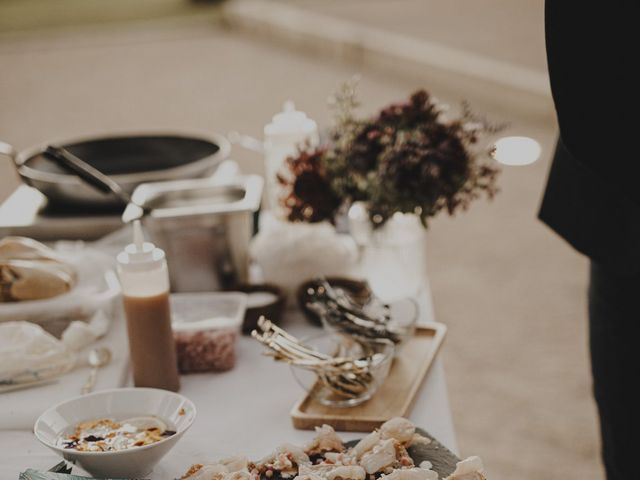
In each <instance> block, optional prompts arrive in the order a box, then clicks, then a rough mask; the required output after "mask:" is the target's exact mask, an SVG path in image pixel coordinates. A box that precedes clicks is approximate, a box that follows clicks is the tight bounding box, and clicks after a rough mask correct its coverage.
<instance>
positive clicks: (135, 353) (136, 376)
mask: <svg viewBox="0 0 640 480" xmlns="http://www.w3.org/2000/svg"><path fill="white" fill-rule="evenodd" d="M123 301H124V309H125V313H126V315H127V330H128V333H129V349H130V352H131V353H130V354H131V363H132V369H133V381H134V384H135V386H136V387H152V388H162V389H165V390H171V391H174V392H176V391H178V389H179V388H180V377H179V376H178V369H177V361H176V347H175V341H174V338H173V332H172V330H171V310H170V308H169V292H164V293H161V294H159V295H153V296H148V297H134V296H128V295H126V294H125V295H124V297H123Z"/></svg>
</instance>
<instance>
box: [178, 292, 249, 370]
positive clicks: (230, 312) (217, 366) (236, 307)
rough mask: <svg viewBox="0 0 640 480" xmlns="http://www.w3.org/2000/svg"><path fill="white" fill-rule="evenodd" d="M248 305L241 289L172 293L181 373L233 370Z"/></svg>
mask: <svg viewBox="0 0 640 480" xmlns="http://www.w3.org/2000/svg"><path fill="white" fill-rule="evenodd" d="M246 307H247V295H246V294H245V293H240V292H211V293H174V294H172V295H171V312H172V314H171V316H172V327H173V332H174V336H175V339H176V351H177V354H178V369H179V370H180V372H181V373H193V372H221V371H225V370H230V369H232V368H233V367H234V366H235V361H236V340H237V337H238V334H239V333H240V329H241V327H242V322H243V320H244V314H245V310H246Z"/></svg>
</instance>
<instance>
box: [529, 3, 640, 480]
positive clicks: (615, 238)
mask: <svg viewBox="0 0 640 480" xmlns="http://www.w3.org/2000/svg"><path fill="white" fill-rule="evenodd" d="M631 5H632V3H629V4H626V3H623V2H617V1H613V2H607V3H603V2H580V3H574V2H569V1H567V0H547V1H546V5H545V29H546V42H547V60H548V66H549V77H550V81H551V90H552V93H553V99H554V103H555V106H556V112H557V116H558V123H559V126H560V136H559V140H558V143H557V147H556V152H555V156H554V159H553V163H552V166H551V170H550V172H549V179H548V183H547V188H546V191H545V194H544V197H543V201H542V206H541V209H540V219H541V220H542V221H543V222H545V223H546V224H547V225H548V226H550V227H551V228H552V229H553V230H555V231H556V232H557V233H558V234H560V235H561V236H562V237H563V238H564V239H566V240H567V241H568V242H569V243H570V244H571V245H572V246H573V247H574V248H576V249H577V250H578V251H580V252H582V253H584V254H586V255H587V256H588V257H589V258H590V260H591V268H590V284H589V291H588V298H589V342H590V348H591V366H592V373H593V389H594V395H595V399H596V403H597V406H598V413H599V416H600V430H601V436H602V456H603V461H604V465H605V470H606V473H607V478H608V480H621V479H624V480H630V479H632V478H640V468H638V467H637V464H636V463H637V461H636V456H637V455H638V451H637V448H638V440H637V438H638V435H639V434H640V158H639V157H640V155H639V151H640V149H639V148H638V147H639V145H640V129H638V125H639V122H638V118H637V115H638V112H639V111H638V101H637V93H636V91H637V89H638V88H640V82H639V81H638V80H639V79H638V74H637V70H638V65H637V63H638V58H639V57H638V53H637V50H638V48H637V43H638V42H637V38H635V39H634V38H631V37H632V33H633V32H634V31H636V30H637V29H636V28H635V27H633V26H632V25H631V23H632V22H633V21H634V20H635V16H636V14H635V12H634V11H632V9H631ZM633 36H634V37H637V35H636V34H634V35H633ZM632 115H636V118H634V119H633V120H629V117H630V116H632ZM634 130H637V131H634Z"/></svg>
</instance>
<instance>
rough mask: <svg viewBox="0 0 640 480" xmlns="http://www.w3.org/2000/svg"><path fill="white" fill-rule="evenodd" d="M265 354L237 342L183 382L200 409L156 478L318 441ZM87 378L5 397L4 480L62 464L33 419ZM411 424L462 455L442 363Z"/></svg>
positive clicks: (280, 370)
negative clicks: (231, 351)
mask: <svg viewBox="0 0 640 480" xmlns="http://www.w3.org/2000/svg"><path fill="white" fill-rule="evenodd" d="M427 292H428V289H427ZM422 312H423V320H433V313H432V309H431V302H430V298H429V297H428V295H425V296H424V297H423V299H422ZM123 323H124V322H123V319H122V318H119V319H117V320H116V323H115V324H114V329H113V331H112V332H111V334H110V336H109V337H108V338H107V339H106V341H107V342H108V343H109V344H110V345H111V346H112V348H114V349H115V350H116V351H119V352H122V351H123V350H122V349H123V348H126V336H125V334H124V327H123ZM285 326H286V327H287V328H288V329H290V330H291V331H292V332H293V333H294V334H296V335H300V336H304V335H305V334H307V333H310V332H312V331H314V330H313V329H314V327H312V326H310V325H309V324H308V323H307V322H306V321H305V320H303V319H302V318H301V314H300V313H298V312H290V313H289V314H288V315H287V318H286V321H285ZM257 347H258V348H257ZM261 350H262V349H261V348H259V346H258V345H257V344H256V343H255V340H252V339H251V338H249V337H242V338H241V339H240V340H239V342H238V361H237V365H236V367H235V368H234V369H233V370H231V371H229V372H226V373H221V374H198V375H186V376H183V377H182V388H181V390H180V393H181V394H183V395H185V396H187V397H189V398H190V399H191V400H192V401H193V402H194V403H195V405H196V408H197V409H198V415H197V418H196V421H195V423H194V425H193V426H192V428H191V430H190V431H189V432H187V434H186V435H185V436H184V438H183V439H182V440H181V441H180V442H179V443H178V444H177V446H176V447H175V448H174V449H173V450H172V451H171V452H170V453H169V454H168V455H167V456H166V457H165V458H164V459H163V460H162V461H161V462H160V464H159V465H158V466H157V467H156V469H155V470H154V472H153V475H152V477H151V478H153V479H154V480H156V479H157V480H165V479H167V480H168V479H174V478H177V477H180V475H181V474H182V473H184V471H185V470H186V469H187V468H188V466H189V465H191V464H192V463H197V462H204V461H207V460H214V459H217V458H220V457H223V456H228V455H233V454H245V455H247V456H249V457H250V458H260V457H262V456H264V455H266V454H267V453H269V452H270V451H271V450H272V449H273V448H274V447H275V446H277V445H278V444H280V443H283V442H293V443H304V442H306V441H308V440H309V439H310V438H311V437H312V436H313V433H312V432H309V431H300V430H295V429H294V428H293V426H292V424H291V419H290V416H289V412H290V410H291V408H292V406H293V404H294V403H295V402H296V401H297V400H298V399H299V398H301V396H303V395H304V392H303V391H302V390H301V388H300V386H299V385H298V384H297V383H296V382H295V380H294V379H293V377H292V375H291V373H290V372H289V367H287V366H286V365H283V364H278V363H275V362H274V361H273V360H272V359H270V358H267V357H264V356H262V355H261ZM110 368H111V369H112V370H110V371H109V372H108V375H104V376H103V377H102V380H101V381H102V383H99V387H100V388H107V387H110V386H112V385H105V382H106V381H107V380H109V381H112V379H113V378H122V377H123V376H124V375H123V374H124V373H125V364H124V363H121V362H117V361H116V363H115V364H114V365H112V366H111V367H110ZM118 368H120V369H121V371H120V372H118V371H117V369H118ZM86 373H87V372H86V370H80V371H78V372H75V373H72V374H70V375H68V376H67V378H65V379H63V381H61V382H60V383H59V384H57V385H50V386H46V387H40V388H35V389H31V390H25V391H23V392H14V393H11V394H5V395H4V396H0V401H1V402H2V403H0V408H1V409H2V411H1V415H2V416H3V417H4V418H3V420H4V424H5V425H11V424H13V425H15V426H14V427H11V428H7V427H5V428H4V429H2V427H0V478H1V479H2V480H5V479H6V480H12V479H17V478H18V473H19V472H20V471H21V470H24V469H25V468H27V467H33V468H40V469H47V468H49V467H51V466H52V465H54V464H55V463H57V461H58V460H59V459H58V458H57V457H56V455H55V454H53V453H52V452H50V451H49V450H48V449H47V448H46V447H44V446H42V445H40V444H39V443H38V441H37V440H36V439H35V438H34V436H33V434H32V433H31V425H32V423H31V417H32V416H33V415H37V414H36V412H37V411H40V410H44V409H45V407H47V406H49V405H51V404H53V403H55V402H58V401H60V400H62V399H63V398H64V397H65V395H67V396H73V395H75V394H76V392H77V391H78V390H79V388H80V386H81V384H82V382H83V381H84V379H85V375H86ZM104 373H106V372H101V375H102V374H104ZM99 380H100V377H99ZM65 388H67V389H68V390H67V392H65V390H64V389H65ZM7 415H9V416H13V420H11V421H7V417H6V416H7ZM410 418H411V419H412V420H413V421H414V422H415V423H416V424H417V425H419V426H421V427H423V428H425V429H426V430H428V431H429V432H430V433H431V434H433V435H434V436H435V437H436V438H438V439H439V440H440V441H441V442H442V443H443V444H444V445H446V446H448V447H449V448H450V449H452V450H453V451H454V452H455V451H457V445H456V440H455V434H454V430H453V423H452V419H451V412H450V409H449V402H448V398H447V389H446V382H445V376H444V370H443V367H442V363H441V361H440V360H439V359H438V360H436V363H435V364H434V366H433V368H432V369H431V371H430V373H429V375H428V377H427V379H426V380H425V382H424V384H423V386H422V388H421V390H420V394H419V397H418V399H417V401H416V403H415V406H414V408H413V412H412V414H411V415H410ZM25 421H28V424H25ZM360 436H362V434H360V433H345V434H344V435H343V437H344V438H345V439H352V438H358V437H360ZM76 470H77V469H76Z"/></svg>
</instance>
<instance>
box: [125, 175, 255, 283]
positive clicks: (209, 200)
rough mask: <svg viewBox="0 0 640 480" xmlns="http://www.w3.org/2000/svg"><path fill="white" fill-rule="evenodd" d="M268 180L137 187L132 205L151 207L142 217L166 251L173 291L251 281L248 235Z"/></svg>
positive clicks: (249, 177) (250, 178)
mask: <svg viewBox="0 0 640 480" xmlns="http://www.w3.org/2000/svg"><path fill="white" fill-rule="evenodd" d="M263 183H264V181H263V179H262V177H260V176H258V175H246V176H240V177H237V178H235V179H233V180H231V181H225V182H224V183H220V182H216V181H215V180H211V179H197V180H179V181H175V182H158V183H148V184H142V185H140V186H139V187H138V188H136V190H135V191H134V192H133V195H132V197H131V200H132V204H130V205H129V206H128V207H127V209H134V210H136V209H138V208H139V207H138V205H140V206H142V207H145V208H148V209H150V210H149V213H148V214H147V215H146V216H145V217H144V218H143V220H142V221H143V224H144V226H145V229H146V230H147V232H148V234H149V235H150V237H151V240H152V241H153V242H154V243H155V244H156V245H158V246H159V247H160V248H162V249H163V250H164V251H165V252H166V254H167V262H168V264H169V274H170V277H171V289H172V290H173V291H176V292H198V291H214V290H226V289H229V288H233V287H234V286H235V285H237V284H239V283H247V282H248V280H249V241H250V239H251V236H252V234H253V221H254V214H255V213H256V212H257V211H258V209H259V208H260V200H261V198H262V188H263ZM128 214H129V212H128V211H127V210H125V211H124V213H123V217H125V218H126V217H127V216H128Z"/></svg>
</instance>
